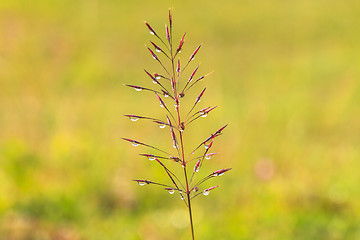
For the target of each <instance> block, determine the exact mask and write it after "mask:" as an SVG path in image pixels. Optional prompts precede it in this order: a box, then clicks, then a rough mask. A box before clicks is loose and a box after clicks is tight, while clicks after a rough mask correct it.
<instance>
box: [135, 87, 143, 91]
mask: <svg viewBox="0 0 360 240" xmlns="http://www.w3.org/2000/svg"><path fill="white" fill-rule="evenodd" d="M134 89H135V91H138V92H140V91H141V90H142V88H139V87H134Z"/></svg>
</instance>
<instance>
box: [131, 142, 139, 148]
mask: <svg viewBox="0 0 360 240" xmlns="http://www.w3.org/2000/svg"><path fill="white" fill-rule="evenodd" d="M131 145H133V146H134V147H137V146H139V144H138V143H137V142H132V143H131Z"/></svg>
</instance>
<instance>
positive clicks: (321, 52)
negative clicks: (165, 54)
mask: <svg viewBox="0 0 360 240" xmlns="http://www.w3.org/2000/svg"><path fill="white" fill-rule="evenodd" d="M169 6H173V7H174V21H175V31H176V34H178V35H177V37H180V36H181V34H182V33H183V32H184V31H186V32H187V37H188V40H187V42H186V43H185V46H184V47H185V48H186V49H187V51H184V53H185V54H186V53H188V54H189V53H190V52H191V51H192V50H193V49H194V48H195V47H196V45H197V44H198V43H200V42H203V43H204V46H203V48H202V49H201V51H200V52H199V56H198V57H197V59H196V60H199V59H200V61H201V62H202V65H201V72H202V73H207V72H208V71H211V70H215V73H214V74H213V75H211V77H209V78H208V79H206V85H207V86H208V90H207V94H206V96H204V101H203V102H206V103H208V104H214V105H215V104H216V105H220V107H219V108H218V109H217V111H216V112H214V113H213V114H212V115H210V116H209V117H208V118H207V119H205V120H204V119H202V120H201V121H202V122H201V123H200V122H198V123H197V124H198V125H197V126H196V127H195V126H194V127H193V128H191V129H189V131H190V130H191V131H192V135H191V138H192V139H195V140H196V139H198V140H201V139H203V137H205V136H207V135H208V134H209V133H210V132H212V131H214V130H216V129H217V128H218V127H220V126H221V125H222V124H225V123H229V124H230V125H229V128H228V129H227V130H226V131H225V134H224V135H223V136H222V137H221V139H219V141H218V142H216V146H215V147H216V150H217V151H219V152H221V155H219V156H216V157H214V158H213V159H212V160H211V161H210V162H209V163H208V165H207V167H205V169H204V171H211V170H213V169H214V168H217V167H219V166H221V167H222V166H223V167H229V166H232V167H233V170H232V171H231V172H230V173H229V174H227V175H226V176H224V178H220V179H218V181H219V183H220V184H221V188H220V189H218V190H216V191H215V190H214V192H213V193H212V194H211V195H210V196H209V197H207V198H206V199H205V198H198V199H196V201H195V204H194V217H195V225H196V235H197V237H198V238H199V239H259V240H268V239H331V240H335V239H359V238H360V227H359V226H360V215H359V214H358V212H359V211H360V205H359V202H360V201H359V199H360V191H359V190H358V189H359V187H358V183H359V182H360V177H359V176H360V175H359V173H358V172H359V169H360V162H359V160H360V151H359V142H360V137H359V133H360V110H359V109H360V108H359V106H358V105H359V102H360V81H359V78H360V71H359V69H360V64H359V63H360V59H359V56H360V45H359V42H360V33H359V31H358V29H359V27H360V17H359V16H360V4H359V2H358V1H355V0H354V1H323V0H320V1H310V0H304V1H281V0H276V1H275V0H274V1H245V0H244V1H230V0H229V1H219V2H211V3H209V2H208V1H196V2H192V1H181V3H180V2H178V1H171V2H170V3H163V2H162V1H151V2H143V1H132V2H127V1H110V0H108V1H98V0H87V1H80V0H79V1H66V0H62V1H60V0H59V1H56V0H54V1H45V0H42V1H41V0H38V1H32V2H29V1H28V2H27V1H21V0H13V1H4V0H3V1H0V239H69V240H70V239H71V240H73V239H130V240H131V239H188V238H189V235H188V234H189V232H188V229H187V227H188V226H187V216H186V212H184V206H183V204H182V203H181V202H180V201H179V200H178V199H176V196H170V197H169V196H168V194H167V193H164V192H162V191H161V190H159V191H157V190H155V189H151V188H142V189H139V188H138V186H136V185H135V184H134V183H132V182H131V179H133V178H136V177H144V178H150V179H165V178H164V176H163V175H162V173H161V171H160V169H158V168H155V167H153V166H152V164H151V163H150V162H148V161H144V159H142V158H139V157H137V153H139V152H138V151H139V150H138V149H135V150H134V149H133V148H131V147H129V146H128V145H127V144H124V143H123V142H121V141H120V137H134V138H138V139H144V140H147V141H155V142H157V143H159V144H160V145H162V146H167V145H166V144H167V141H166V137H169V136H168V134H167V133H161V134H160V135H159V130H158V129H156V128H152V127H151V126H152V125H148V124H147V123H138V122H137V123H136V125H133V124H131V123H130V122H129V121H128V120H127V119H124V118H123V117H122V115H123V114H129V113H146V114H148V115H149V114H152V113H153V114H160V113H161V111H160V109H158V105H157V102H156V101H155V99H154V98H153V96H152V95H151V94H140V95H139V94H136V93H134V92H133V91H131V89H126V88H125V87H124V86H123V83H142V84H144V85H146V84H148V82H146V83H144V81H148V79H147V78H146V77H145V75H144V74H143V72H142V68H144V66H150V67H149V68H150V69H151V71H155V70H156V69H158V68H156V67H157V66H156V64H155V63H153V62H152V59H151V57H150V56H149V55H148V53H147V52H146V49H145V48H144V43H147V39H148V38H149V37H150V35H149V34H148V33H147V31H146V29H145V27H144V26H143V22H142V21H143V20H145V19H146V20H148V21H150V22H151V23H152V26H154V27H155V28H156V29H162V28H163V23H164V21H166V14H167V9H168V7H169ZM159 31H160V30H159ZM183 58H187V56H184V57H183ZM194 93H195V92H194ZM158 136H159V137H158ZM160 137H161V138H160ZM189 140H190V141H191V139H189ZM195 140H194V141H193V142H194V143H195V142H196V141H195ZM173 198H175V199H173Z"/></svg>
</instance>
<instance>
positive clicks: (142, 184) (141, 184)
mask: <svg viewBox="0 0 360 240" xmlns="http://www.w3.org/2000/svg"><path fill="white" fill-rule="evenodd" d="M138 184H139V185H140V186H144V185H145V184H146V182H138Z"/></svg>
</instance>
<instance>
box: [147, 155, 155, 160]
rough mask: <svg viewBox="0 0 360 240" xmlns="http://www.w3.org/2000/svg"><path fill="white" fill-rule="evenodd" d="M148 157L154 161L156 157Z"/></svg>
mask: <svg viewBox="0 0 360 240" xmlns="http://www.w3.org/2000/svg"><path fill="white" fill-rule="evenodd" d="M148 159H149V160H150V161H154V160H155V159H156V158H155V157H152V156H149V157H148Z"/></svg>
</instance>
